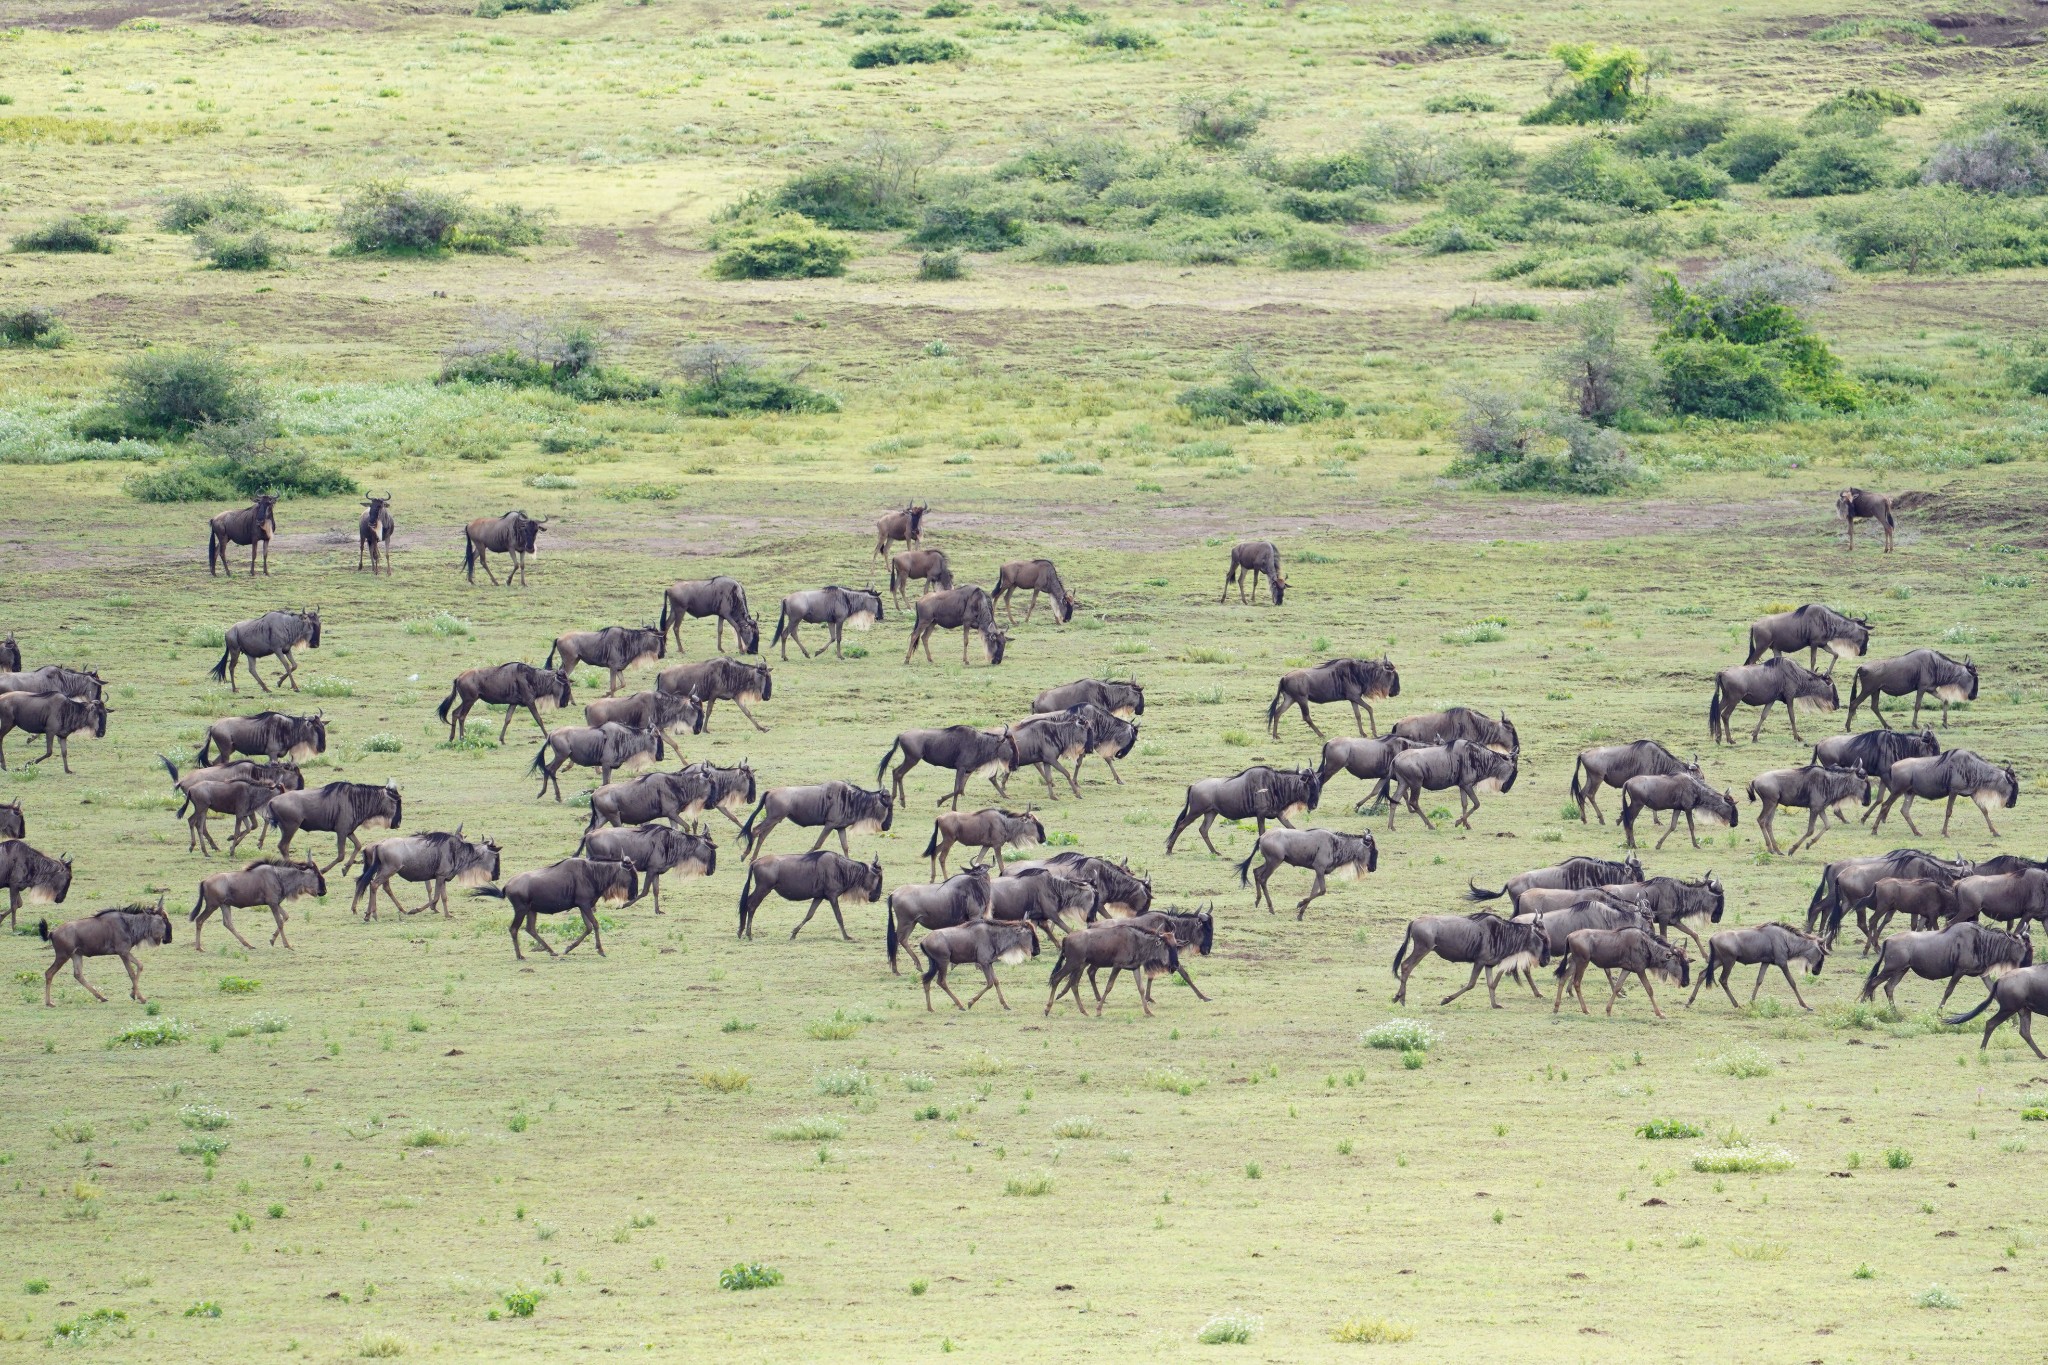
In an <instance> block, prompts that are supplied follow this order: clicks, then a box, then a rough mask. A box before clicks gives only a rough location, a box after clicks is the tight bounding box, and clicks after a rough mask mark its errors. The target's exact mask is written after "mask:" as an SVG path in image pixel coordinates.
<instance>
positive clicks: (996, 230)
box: [910, 204, 1024, 251]
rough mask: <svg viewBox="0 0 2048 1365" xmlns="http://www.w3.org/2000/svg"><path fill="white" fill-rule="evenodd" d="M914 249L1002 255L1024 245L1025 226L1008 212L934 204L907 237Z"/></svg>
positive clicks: (998, 209) (1002, 209)
mask: <svg viewBox="0 0 2048 1365" xmlns="http://www.w3.org/2000/svg"><path fill="white" fill-rule="evenodd" d="M910 241H911V244H912V245H914V246H929V247H951V248H954V249H956V250H962V251H1004V250H1007V249H1009V248H1010V247H1013V246H1021V245H1022V244H1023V242H1024V223H1023V220H1022V219H1020V218H1018V217H1017V215H1016V214H1015V213H1013V212H1011V211H1010V210H1009V209H1006V208H1001V207H993V208H977V207H974V206H971V205H967V204H933V205H932V206H931V207H930V208H927V209H926V210H925V211H924V221H923V222H922V223H921V224H919V226H918V229H917V231H916V232H914V233H912V234H911V236H910Z"/></svg>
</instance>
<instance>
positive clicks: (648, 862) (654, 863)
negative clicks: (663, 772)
mask: <svg viewBox="0 0 2048 1365" xmlns="http://www.w3.org/2000/svg"><path fill="white" fill-rule="evenodd" d="M380 847H381V845H380ZM577 852H578V853H579V854H588V855H589V856H590V857H591V858H594V859H596V860H598V861H600V862H622V863H631V864H632V865H633V868H634V870H635V871H637V872H638V873H639V874H640V875H641V876H642V877H643V878H645V881H644V882H643V883H642V885H643V886H644V888H645V889H646V890H647V891H648V892H649V893H651V894H652V895H653V897H654V913H655V914H657V915H658V914H660V913H661V912H662V911H661V875H662V873H664V872H673V873H675V874H676V875H677V876H679V877H709V876H711V875H713V874H714V873H716V872H717V871H718V845H716V844H714V843H712V842H711V838H710V836H709V835H704V834H690V833H686V832H685V831H683V830H679V829H677V828H675V827H674V826H673V825H634V826H632V827H631V828H629V829H598V830H592V831H590V832H589V833H588V834H587V835H585V836H584V839H583V844H582V846H581V847H580V848H578V849H577Z"/></svg>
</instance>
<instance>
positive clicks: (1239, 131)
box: [1180, 90, 1266, 147]
mask: <svg viewBox="0 0 2048 1365" xmlns="http://www.w3.org/2000/svg"><path fill="white" fill-rule="evenodd" d="M1265 121H1266V102H1265V101H1264V100H1260V99H1254V98H1252V96H1251V95H1250V94H1248V93H1246V92H1245V91H1243V90H1231V91H1228V92H1226V93H1224V94H1220V95H1196V96H1194V97H1192V98H1189V99H1185V100H1182V101H1181V105H1180V135H1181V136H1182V137H1183V138H1185V139H1186V140H1187V141H1188V142H1190V143H1192V144H1193V145H1195V146H1197V147H1235V146H1237V145H1238V144H1239V143H1241V142H1243V141H1245V140H1246V139H1247V138H1249V137H1250V136H1251V135H1252V134H1253V133H1256V132H1258V131H1259V125H1260V124H1261V123H1264V122H1265Z"/></svg>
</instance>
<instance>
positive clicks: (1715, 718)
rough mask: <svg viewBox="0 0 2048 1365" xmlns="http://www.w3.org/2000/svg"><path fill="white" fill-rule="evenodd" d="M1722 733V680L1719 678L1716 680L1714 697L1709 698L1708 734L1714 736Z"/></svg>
mask: <svg viewBox="0 0 2048 1365" xmlns="http://www.w3.org/2000/svg"><path fill="white" fill-rule="evenodd" d="M1720 731H1721V680H1720V679H1718V678H1716V679H1715V680H1714V695H1713V696H1712V697H1709V698H1708V699H1707V733H1708V734H1710V735H1714V734H1719V733H1720Z"/></svg>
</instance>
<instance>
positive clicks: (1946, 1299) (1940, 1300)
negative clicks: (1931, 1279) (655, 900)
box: [1913, 1284, 1963, 1310]
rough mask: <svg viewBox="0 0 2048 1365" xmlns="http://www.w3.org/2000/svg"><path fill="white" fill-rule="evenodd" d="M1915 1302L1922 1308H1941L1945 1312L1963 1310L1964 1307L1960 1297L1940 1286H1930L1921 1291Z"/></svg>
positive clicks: (1914, 1299) (1915, 1297)
mask: <svg viewBox="0 0 2048 1365" xmlns="http://www.w3.org/2000/svg"><path fill="white" fill-rule="evenodd" d="M1913 1302H1914V1303H1916V1304H1918V1305H1919V1306H1920V1307H1922V1308H1939V1309H1943V1310H1947V1309H1953V1308H1961V1307H1962V1306H1963V1301H1962V1299H1961V1297H1960V1296H1958V1295H1956V1294H1954V1293H1952V1292H1951V1291H1949V1290H1947V1289H1944V1288H1942V1287H1941V1286H1940V1285H1938V1284H1934V1285H1929V1286H1928V1287H1927V1288H1925V1289H1923V1290H1921V1291H1920V1292H1919V1293H1918V1294H1917V1295H1915V1296H1914V1298H1913Z"/></svg>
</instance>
